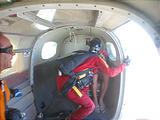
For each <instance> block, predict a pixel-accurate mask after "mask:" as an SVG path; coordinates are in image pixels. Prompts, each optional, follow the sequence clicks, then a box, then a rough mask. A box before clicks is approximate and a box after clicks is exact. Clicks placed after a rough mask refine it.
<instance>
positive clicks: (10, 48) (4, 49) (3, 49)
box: [0, 45, 14, 55]
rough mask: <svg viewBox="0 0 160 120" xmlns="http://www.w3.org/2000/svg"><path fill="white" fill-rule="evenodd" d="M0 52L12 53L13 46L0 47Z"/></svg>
mask: <svg viewBox="0 0 160 120" xmlns="http://www.w3.org/2000/svg"><path fill="white" fill-rule="evenodd" d="M0 53H7V54H11V55H12V54H13V53H14V50H13V46H12V45H11V46H9V47H8V48H0Z"/></svg>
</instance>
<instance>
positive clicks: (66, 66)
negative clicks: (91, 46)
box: [59, 50, 97, 76]
mask: <svg viewBox="0 0 160 120" xmlns="http://www.w3.org/2000/svg"><path fill="white" fill-rule="evenodd" d="M91 56H97V55H96V54H93V53H90V52H88V51H84V50H79V51H74V52H73V54H72V55H70V56H67V57H65V58H63V59H64V61H63V62H62V63H61V64H60V66H59V69H60V71H61V72H62V73H63V74H66V75H69V76H73V72H72V71H73V70H74V69H75V68H76V67H78V66H79V65H80V64H81V63H83V62H84V61H85V60H87V59H88V58H89V57H91Z"/></svg>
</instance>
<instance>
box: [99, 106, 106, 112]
mask: <svg viewBox="0 0 160 120" xmlns="http://www.w3.org/2000/svg"><path fill="white" fill-rule="evenodd" d="M99 109H100V112H101V113H105V112H106V110H105V105H99Z"/></svg>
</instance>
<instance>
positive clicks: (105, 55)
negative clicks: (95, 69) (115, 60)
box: [98, 49, 107, 60]
mask: <svg viewBox="0 0 160 120" xmlns="http://www.w3.org/2000/svg"><path fill="white" fill-rule="evenodd" d="M98 55H99V56H102V58H103V59H104V60H105V58H106V57H107V50H104V49H102V50H101V51H100V53H99V54H98Z"/></svg>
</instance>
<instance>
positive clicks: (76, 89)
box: [72, 86, 82, 97]
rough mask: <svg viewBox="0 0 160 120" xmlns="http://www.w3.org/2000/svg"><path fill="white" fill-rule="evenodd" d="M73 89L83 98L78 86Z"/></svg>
mask: <svg viewBox="0 0 160 120" xmlns="http://www.w3.org/2000/svg"><path fill="white" fill-rule="evenodd" d="M72 89H73V90H74V91H75V92H76V93H77V95H78V96H79V97H82V93H81V92H80V91H79V90H78V88H77V87H76V86H73V87H72Z"/></svg>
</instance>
